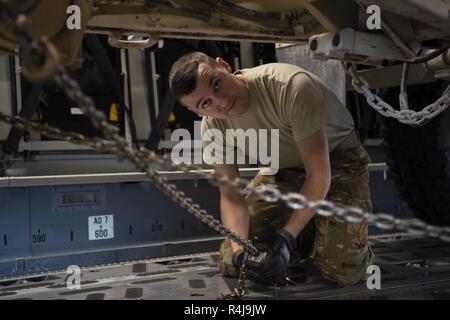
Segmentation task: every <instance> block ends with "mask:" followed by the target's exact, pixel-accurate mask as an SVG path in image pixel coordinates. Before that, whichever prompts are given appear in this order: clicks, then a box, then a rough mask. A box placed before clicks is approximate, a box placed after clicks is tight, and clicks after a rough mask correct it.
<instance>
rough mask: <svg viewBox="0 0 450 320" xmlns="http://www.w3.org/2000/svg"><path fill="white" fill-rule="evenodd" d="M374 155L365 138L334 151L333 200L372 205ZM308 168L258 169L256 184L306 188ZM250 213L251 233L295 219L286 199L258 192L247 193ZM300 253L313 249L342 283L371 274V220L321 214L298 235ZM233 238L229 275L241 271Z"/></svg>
mask: <svg viewBox="0 0 450 320" xmlns="http://www.w3.org/2000/svg"><path fill="white" fill-rule="evenodd" d="M369 162H370V157H369V155H368V154H367V152H366V151H365V150H364V148H363V147H362V146H361V144H360V143H359V141H358V143H357V144H356V145H354V146H351V147H349V148H346V149H344V150H338V149H337V150H334V151H333V152H331V153H330V163H331V172H332V178H331V185H330V190H329V192H328V195H327V198H326V199H327V200H331V201H333V202H334V203H335V204H336V205H338V206H340V207H359V208H362V209H363V210H364V211H365V212H371V211H372V204H371V201H370V192H369V171H368V167H367V165H368V163H369ZM304 180H305V171H304V170H303V169H300V168H289V169H281V170H279V171H278V173H277V174H276V175H274V176H263V175H261V174H260V173H258V174H257V175H256V176H255V178H254V179H253V180H252V181H251V183H250V184H251V185H253V186H257V185H273V186H277V187H278V188H279V189H280V190H282V191H284V192H293V191H294V192H296V191H298V190H300V188H301V186H302V185H303V182H304ZM246 200H247V204H248V208H249V214H250V230H249V237H250V239H252V238H253V237H255V236H263V235H264V234H267V233H271V232H275V230H276V229H277V228H280V227H283V226H284V225H285V224H286V222H287V221H288V220H289V218H290V216H291V214H292V209H290V208H288V207H287V206H286V205H284V204H283V203H282V202H279V203H267V202H264V201H262V200H260V199H259V198H258V197H257V196H256V195H254V194H250V195H249V196H247V198H246ZM297 241H298V248H297V252H296V253H297V255H298V256H300V257H307V256H310V255H311V254H312V255H313V257H314V260H315V263H316V265H317V266H318V268H319V270H320V272H321V274H322V276H323V277H324V278H326V279H328V280H331V281H335V282H337V283H338V284H339V285H342V286H349V285H353V284H355V283H357V282H359V281H360V280H361V279H364V278H366V277H367V273H366V269H367V266H369V265H371V264H373V260H374V255H373V252H372V250H371V249H370V246H369V243H368V240H367V223H365V222H363V223H357V224H353V223H347V222H345V221H344V220H343V219H342V218H339V217H334V216H333V217H323V216H320V215H316V216H315V217H314V218H313V219H312V220H311V221H310V222H309V223H308V224H307V225H306V227H305V228H304V229H303V230H302V231H301V232H300V234H299V236H298V237H297ZM231 256H232V251H231V245H230V240H229V239H225V240H224V241H223V242H222V245H221V247H220V259H219V268H220V271H221V272H222V273H223V274H224V275H225V276H230V277H236V276H237V272H236V270H235V268H234V267H233V265H232V263H231Z"/></svg>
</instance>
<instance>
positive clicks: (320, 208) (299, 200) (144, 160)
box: [1, 17, 450, 255]
mask: <svg viewBox="0 0 450 320" xmlns="http://www.w3.org/2000/svg"><path fill="white" fill-rule="evenodd" d="M20 26H21V28H20V30H21V32H24V33H27V32H29V31H28V28H26V24H25V23H24V22H23V17H22V21H21V25H20ZM20 26H19V27H20ZM25 38H27V39H32V37H31V35H30V34H26V35H25ZM55 80H56V81H57V83H58V84H59V85H60V86H61V87H62V88H63V90H64V91H65V93H66V94H67V95H68V96H69V97H70V98H71V99H72V100H73V101H74V102H75V103H77V104H78V105H79V107H80V109H81V110H82V111H83V112H84V114H85V115H87V116H88V117H89V118H90V119H91V121H92V123H93V125H94V126H95V127H96V128H98V129H100V130H101V131H102V132H103V134H104V136H105V137H107V138H108V139H110V140H103V139H97V138H91V139H88V138H86V137H84V136H83V135H81V134H78V133H66V132H63V131H61V130H59V129H55V128H51V127H49V126H48V125H46V124H40V123H33V122H31V121H27V120H26V119H23V118H20V117H17V116H16V117H11V116H6V115H4V114H2V115H1V120H2V121H6V122H8V123H10V124H12V125H17V126H19V127H20V128H22V129H33V130H38V131H41V132H43V133H44V134H46V135H47V134H48V135H50V136H51V137H53V138H59V139H63V140H66V141H70V142H73V143H77V144H84V145H89V146H90V147H92V148H94V149H97V150H101V151H109V152H112V153H114V154H116V155H117V156H119V157H120V158H125V159H128V160H130V161H132V162H133V163H134V164H135V165H136V167H137V168H139V169H141V170H144V171H145V172H146V173H147V175H148V176H149V177H150V179H151V180H152V181H153V182H154V183H155V184H156V185H157V186H158V187H160V188H161V189H163V190H164V191H165V193H166V194H168V195H169V196H170V197H171V199H172V200H173V201H175V202H176V203H178V204H179V205H180V206H182V207H183V208H186V209H187V211H188V212H190V213H192V214H194V215H195V216H196V217H197V218H199V219H200V220H202V221H203V222H204V223H207V224H208V225H209V226H210V227H212V228H214V229H215V230H216V231H218V232H220V233H221V234H222V235H224V236H226V237H228V238H230V239H231V240H233V241H235V242H236V243H238V244H239V245H241V246H242V247H243V248H244V249H245V250H246V251H248V252H249V253H251V254H252V255H256V254H257V253H258V250H257V249H256V247H255V246H254V245H253V243H252V242H251V241H250V240H245V239H241V238H240V237H239V236H238V235H236V234H235V233H233V232H231V231H230V230H228V229H227V228H226V227H224V226H223V225H222V224H221V223H220V222H219V221H218V220H216V219H215V218H214V217H212V216H210V215H208V214H207V212H206V210H203V209H201V208H200V206H199V205H198V204H196V203H194V202H193V200H192V199H191V198H189V197H187V196H186V195H185V194H184V193H183V192H182V191H178V189H177V188H176V186H175V185H173V184H169V183H168V180H167V179H166V178H163V177H160V176H159V175H158V174H157V171H156V170H155V169H153V168H151V167H150V164H151V163H155V162H156V163H157V164H166V165H169V166H171V167H173V168H176V169H177V170H181V171H183V172H189V171H191V170H198V172H197V173H198V174H199V175H200V176H203V177H205V178H207V179H208V181H210V182H211V183H212V184H214V185H216V184H217V182H216V179H217V181H218V183H221V184H225V185H228V186H230V187H232V188H233V189H234V190H236V191H237V192H239V193H241V194H248V193H255V194H256V195H257V196H259V198H261V199H262V200H264V201H267V202H278V201H282V202H284V203H285V204H286V205H287V206H288V207H290V208H292V209H305V208H311V209H313V210H314V211H315V212H316V213H317V214H319V215H322V216H325V217H330V216H337V217H341V218H342V219H344V220H345V221H347V222H350V223H360V222H363V221H366V222H369V223H374V224H375V225H376V226H377V227H379V228H381V229H393V228H397V229H399V230H403V231H407V232H409V233H413V234H418V235H426V236H431V237H438V238H440V239H442V240H444V241H450V227H438V226H432V225H428V224H426V223H424V222H422V221H405V220H401V219H397V218H395V217H393V216H391V215H388V214H385V213H379V214H370V213H367V212H364V211H363V210H361V209H359V208H340V207H338V206H336V205H335V204H334V203H332V202H330V201H326V200H320V201H311V200H308V199H307V198H306V197H305V196H304V195H302V194H300V193H294V192H290V193H282V192H280V191H279V190H278V189H277V188H276V187H273V186H257V187H252V186H249V185H248V183H249V181H248V180H245V179H241V178H236V179H234V180H229V179H228V177H226V176H225V175H215V174H212V173H208V172H204V171H201V169H202V168H200V167H196V166H192V165H186V164H182V165H176V164H174V163H173V162H172V161H171V159H170V157H168V156H167V155H166V156H161V155H158V154H156V153H154V152H152V151H149V150H147V149H145V148H140V149H139V150H134V149H133V148H132V147H131V146H130V145H129V144H128V143H127V141H126V140H125V139H124V138H122V137H121V136H120V135H119V132H118V129H117V128H116V127H115V126H112V125H110V124H109V123H108V121H107V120H106V117H105V115H104V114H103V113H102V112H101V111H99V110H97V109H96V108H95V106H94V103H93V101H92V99H91V98H89V97H88V96H86V95H85V94H84V93H83V92H82V90H81V88H80V86H79V85H78V83H77V82H76V81H74V80H73V79H72V78H71V77H70V76H69V75H68V73H67V72H66V70H65V68H64V67H63V66H62V65H61V64H60V65H59V66H58V68H57V71H56V74H55ZM361 88H368V86H367V85H365V86H361ZM368 92H370V90H368ZM375 97H376V95H375ZM389 107H390V106H389ZM411 112H412V111H411Z"/></svg>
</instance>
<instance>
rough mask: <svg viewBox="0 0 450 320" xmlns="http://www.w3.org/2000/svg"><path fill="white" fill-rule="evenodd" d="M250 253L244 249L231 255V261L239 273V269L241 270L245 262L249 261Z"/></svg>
mask: <svg viewBox="0 0 450 320" xmlns="http://www.w3.org/2000/svg"><path fill="white" fill-rule="evenodd" d="M248 255H249V254H248V253H247V252H246V251H244V250H242V249H241V250H238V251H236V252H235V253H233V255H232V256H231V262H232V263H233V266H234V267H235V268H236V271H237V273H238V274H239V271H240V270H241V267H242V265H243V264H244V263H246V262H247V258H248Z"/></svg>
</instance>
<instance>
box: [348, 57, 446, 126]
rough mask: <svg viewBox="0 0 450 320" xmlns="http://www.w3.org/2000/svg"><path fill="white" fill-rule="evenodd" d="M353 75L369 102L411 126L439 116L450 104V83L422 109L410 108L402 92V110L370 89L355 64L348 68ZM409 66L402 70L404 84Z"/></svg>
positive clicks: (378, 109) (382, 112)
mask: <svg viewBox="0 0 450 320" xmlns="http://www.w3.org/2000/svg"><path fill="white" fill-rule="evenodd" d="M348 70H349V73H350V76H351V77H352V86H353V88H354V89H355V90H356V91H357V92H358V93H361V94H362V95H364V97H366V101H367V103H368V104H369V105H370V106H371V107H372V108H374V109H375V110H376V111H378V112H379V113H380V114H381V115H383V116H385V117H390V118H394V119H397V120H398V121H399V122H401V123H405V124H409V125H411V126H422V125H424V124H425V123H427V122H428V121H430V120H431V119H433V118H434V117H436V116H438V115H439V114H440V113H441V112H443V111H444V110H445V109H447V107H448V106H449V105H450V85H449V86H448V87H447V88H446V89H445V91H444V93H443V94H442V96H441V97H440V98H439V99H437V100H436V101H435V102H434V103H432V104H430V105H428V106H426V107H425V108H423V109H422V110H421V111H414V110H410V109H409V108H408V99H407V98H406V96H405V95H404V92H403V90H402V94H401V96H400V106H401V110H396V109H394V108H393V107H392V106H391V105H389V104H388V103H386V102H385V101H383V99H381V98H380V97H379V96H378V95H377V94H375V93H374V92H372V91H371V90H370V87H369V84H368V82H367V80H366V79H364V78H362V77H361V76H359V75H358V73H357V72H356V69H355V66H354V64H352V65H351V66H350V68H349V69H348ZM406 70H407V67H406V66H404V69H403V72H402V84H404V82H405V81H406V79H404V77H407V74H408V73H407V71H406Z"/></svg>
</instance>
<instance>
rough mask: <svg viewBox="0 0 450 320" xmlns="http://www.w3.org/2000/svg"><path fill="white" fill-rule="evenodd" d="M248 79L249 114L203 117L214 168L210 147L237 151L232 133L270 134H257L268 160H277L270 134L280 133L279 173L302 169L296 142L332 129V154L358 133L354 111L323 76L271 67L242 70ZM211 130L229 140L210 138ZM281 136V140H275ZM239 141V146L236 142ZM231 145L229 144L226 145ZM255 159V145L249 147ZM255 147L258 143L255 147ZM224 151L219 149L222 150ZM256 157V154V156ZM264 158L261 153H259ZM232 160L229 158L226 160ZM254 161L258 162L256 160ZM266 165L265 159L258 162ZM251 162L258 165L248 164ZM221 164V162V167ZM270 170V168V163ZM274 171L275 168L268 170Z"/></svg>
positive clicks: (287, 66)
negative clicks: (260, 131) (263, 131)
mask: <svg viewBox="0 0 450 320" xmlns="http://www.w3.org/2000/svg"><path fill="white" fill-rule="evenodd" d="M236 73H238V74H239V73H240V74H243V75H244V77H245V79H246V80H247V84H248V87H249V90H250V105H249V109H248V111H247V112H246V113H245V114H243V115H242V116H240V117H238V118H230V119H218V118H212V117H203V120H202V140H203V146H204V154H203V157H204V160H205V162H206V163H209V164H211V163H212V162H213V160H214V159H213V158H211V152H205V151H207V149H206V148H207V147H208V146H210V147H211V145H210V144H211V143H214V144H215V146H216V147H219V145H222V147H223V150H224V152H233V151H234V150H235V149H236V147H235V146H237V145H238V144H237V142H236V138H235V136H233V134H232V133H230V130H227V129H243V130H244V131H246V130H248V129H269V130H268V131H267V134H266V136H267V137H268V139H267V140H268V141H267V142H265V141H262V140H261V139H264V140H265V135H264V134H262V135H261V134H257V135H256V136H257V140H258V142H257V143H258V146H259V144H260V140H261V143H266V144H267V148H268V152H267V154H268V155H271V145H272V141H271V139H270V137H271V136H272V135H271V134H270V129H279V131H278V135H279V144H278V146H279V148H278V149H279V168H280V169H282V168H290V167H297V166H302V160H301V157H300V154H299V152H298V150H297V146H296V144H295V142H296V141H301V140H302V139H304V138H306V137H308V136H310V135H311V134H313V133H314V132H316V131H317V130H319V129H320V128H322V127H324V126H325V128H326V132H327V137H328V145H329V150H330V151H333V150H334V148H335V147H336V146H337V145H338V144H339V143H340V142H341V141H342V140H343V139H344V138H345V137H346V136H347V135H348V134H350V133H352V132H353V131H354V123H353V119H352V116H351V114H350V112H349V111H348V110H347V108H346V107H345V106H344V105H343V104H342V103H341V102H340V101H339V99H338V98H337V96H336V95H335V94H334V93H333V92H332V91H331V90H330V89H329V88H328V87H327V86H326V85H325V83H324V82H323V81H322V80H320V79H319V78H318V77H317V76H315V75H314V74H312V73H309V72H307V71H305V70H303V69H302V68H300V67H298V66H295V65H290V64H285V63H270V64H266V65H261V66H258V67H254V68H250V69H243V70H239V71H237V72H236ZM208 129H218V130H220V132H221V133H222V135H223V137H224V138H223V140H220V139H218V138H217V135H214V138H211V135H205V132H206V130H208ZM273 137H275V135H274V136H273ZM230 139H234V143H230V142H232V141H233V140H230ZM224 141H227V143H224ZM245 145H246V147H245V150H242V148H238V149H240V152H243V153H244V154H245V155H246V156H249V155H250V153H249V143H248V140H247V143H245ZM254 146H255V144H254V143H253V147H254ZM216 150H218V149H216ZM253 155H254V154H253ZM257 155H258V156H259V153H257ZM223 159H226V156H225V155H224V158H223ZM250 159H253V160H255V159H254V157H250ZM256 160H257V164H261V163H262V162H261V161H259V160H260V159H259V158H258V159H256ZM248 163H250V164H251V163H255V162H254V161H253V162H252V161H251V160H248V162H247V163H246V164H248ZM216 164H218V165H220V163H216ZM264 165H265V163H264ZM267 166H269V165H267Z"/></svg>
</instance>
